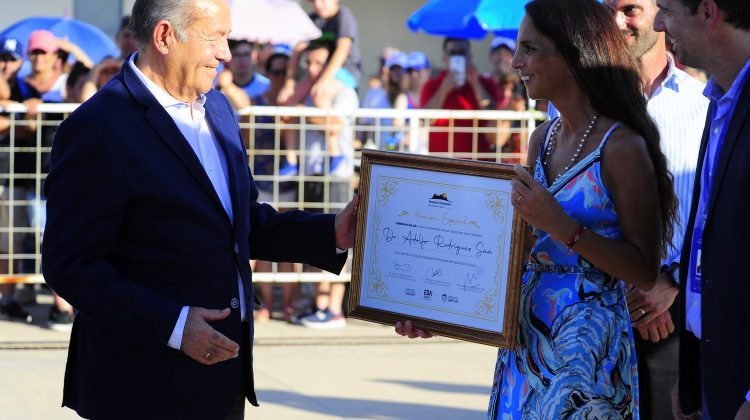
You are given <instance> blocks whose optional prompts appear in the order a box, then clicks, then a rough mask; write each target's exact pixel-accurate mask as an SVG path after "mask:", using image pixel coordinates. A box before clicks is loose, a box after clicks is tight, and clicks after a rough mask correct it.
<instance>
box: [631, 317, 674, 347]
mask: <svg viewBox="0 0 750 420" xmlns="http://www.w3.org/2000/svg"><path fill="white" fill-rule="evenodd" d="M634 328H635V327H634ZM637 329H638V332H639V333H640V334H641V338H642V339H643V340H644V341H649V340H651V342H652V343H658V342H659V341H660V340H666V338H667V337H669V334H672V333H673V332H674V323H673V322H672V314H670V313H669V311H664V312H662V313H661V314H660V315H658V316H657V317H656V318H654V319H652V320H651V321H650V322H649V323H647V324H645V325H642V326H640V327H637Z"/></svg>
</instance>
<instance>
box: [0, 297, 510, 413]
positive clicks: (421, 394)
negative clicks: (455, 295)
mask: <svg viewBox="0 0 750 420" xmlns="http://www.w3.org/2000/svg"><path fill="white" fill-rule="evenodd" d="M37 301H38V302H39V303H38V304H35V305H30V306H27V307H26V309H27V310H29V311H30V312H32V314H33V315H34V317H35V321H34V324H32V325H26V324H21V323H18V322H10V321H7V320H5V319H2V318H0V418H2V419H7V420H15V419H24V420H25V419H45V420H64V419H75V418H78V417H77V416H76V414H75V413H74V412H73V411H71V410H70V409H67V408H60V402H61V399H62V383H63V373H64V371H65V359H66V356H67V346H68V338H69V335H68V333H62V332H55V331H52V330H49V329H47V328H45V326H44V324H45V321H46V318H47V313H48V311H49V305H50V304H51V297H50V296H48V295H43V294H40V295H39V296H38V297H37ZM254 349H255V350H254V364H255V380H256V391H257V393H258V398H259V400H260V407H259V408H255V407H252V406H250V405H249V404H247V408H246V412H245V413H246V414H245V418H246V419H248V420H252V419H273V420H276V419H302V420H307V419H310V420H328V419H377V420H388V419H460V420H472V419H477V420H478V419H483V418H485V410H486V408H487V403H488V399H489V391H490V386H491V382H492V370H493V367H494V363H495V356H496V353H497V350H496V349H495V348H492V347H489V346H483V345H478V344H472V343H465V342H460V341H456V340H451V339H447V338H440V337H436V338H432V339H429V340H409V339H406V338H404V337H400V336H398V335H396V334H395V333H394V332H393V328H392V327H386V326H382V325H378V324H373V323H369V322H363V321H359V320H353V319H349V320H348V324H347V326H346V327H345V328H342V329H337V330H310V329H307V328H305V327H301V326H294V325H289V324H287V323H284V322H282V321H276V320H271V321H267V322H261V323H257V324H256V336H255V348H254Z"/></svg>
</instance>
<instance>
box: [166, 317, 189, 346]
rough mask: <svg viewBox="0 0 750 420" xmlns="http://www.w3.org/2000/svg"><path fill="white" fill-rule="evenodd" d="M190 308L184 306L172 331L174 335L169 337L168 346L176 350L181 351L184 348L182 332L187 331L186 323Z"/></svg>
mask: <svg viewBox="0 0 750 420" xmlns="http://www.w3.org/2000/svg"><path fill="white" fill-rule="evenodd" d="M189 310H190V307H188V306H183V307H182V310H181V311H180V316H179V317H177V323H176V324H175V326H174V330H172V335H171V336H169V342H168V343H167V345H168V346H169V347H171V348H173V349H175V350H179V349H180V348H181V347H182V331H183V330H185V322H186V321H187V316H188V311H189Z"/></svg>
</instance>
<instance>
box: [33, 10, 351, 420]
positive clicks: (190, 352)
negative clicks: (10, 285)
mask: <svg viewBox="0 0 750 420" xmlns="http://www.w3.org/2000/svg"><path fill="white" fill-rule="evenodd" d="M230 22H231V19H230V15H229V7H228V5H227V3H226V1H225V0H192V1H188V2H183V1H181V0H163V1H161V2H155V1H149V0H137V1H136V2H135V5H134V6H133V13H132V18H131V29H132V30H133V32H134V33H135V34H136V37H137V41H138V52H137V54H135V55H133V56H131V58H130V60H129V61H128V62H126V63H125V64H124V65H123V68H122V70H121V72H120V73H119V74H118V75H117V76H115V78H113V79H112V81H111V82H110V83H108V84H107V85H106V87H105V88H103V89H102V90H100V91H99V92H98V93H97V94H96V95H95V96H94V97H92V98H91V99H90V100H89V101H87V102H86V103H85V104H84V105H82V106H81V107H80V108H79V109H78V110H77V111H76V112H74V113H73V114H71V115H70V116H69V117H68V119H66V120H65V121H64V122H63V124H62V125H61V126H60V129H59V130H58V132H57V135H56V137H55V143H54V146H53V149H52V153H51V160H50V168H51V170H50V174H49V176H48V178H47V181H46V183H45V193H46V195H47V199H48V201H47V206H48V219H47V229H46V232H45V238H44V243H43V249H42V253H43V272H44V276H45V279H46V280H47V282H48V283H49V284H50V286H51V287H52V288H53V289H54V290H56V291H57V292H59V293H60V295H61V296H63V297H65V298H66V299H69V300H70V302H71V303H72V304H73V305H74V306H75V307H76V308H77V309H78V312H77V314H76V316H75V320H74V325H73V331H72V334H71V343H70V350H69V356H68V364H67V368H66V377H65V389H64V393H63V405H64V406H68V407H70V408H72V409H74V410H76V412H77V413H78V414H79V415H80V416H82V417H85V418H106V419H133V418H180V419H223V418H230V419H241V418H243V414H244V407H245V399H247V400H249V401H250V402H251V403H252V404H254V405H257V400H256V397H255V392H254V386H253V374H252V334H253V325H252V317H251V316H249V314H251V313H252V312H251V309H252V303H253V290H252V273H251V271H250V268H249V264H248V260H249V259H250V258H253V259H263V260H268V261H290V262H302V263H307V264H312V265H315V266H317V267H319V268H321V269H324V270H328V271H332V272H336V273H338V272H340V270H341V269H342V267H343V265H344V262H345V260H346V254H345V253H344V252H343V250H344V249H346V248H349V247H351V245H352V243H353V234H354V222H355V216H354V215H355V213H354V211H355V208H356V205H357V201H356V198H355V200H353V201H352V202H351V203H350V204H349V205H348V206H347V208H346V209H345V210H343V211H342V213H340V214H339V215H338V216H335V217H334V216H333V215H323V214H320V215H313V214H310V213H305V212H289V213H277V212H276V211H275V210H274V209H273V208H271V207H270V206H268V205H266V204H261V203H258V202H257V198H258V190H257V188H256V187H255V185H254V183H253V178H252V175H251V174H250V170H249V168H248V166H247V163H248V161H247V154H246V151H245V149H244V147H243V144H242V138H241V134H240V129H239V126H238V124H237V118H236V115H235V114H234V112H233V111H232V108H231V106H230V104H229V102H228V101H227V100H226V98H225V97H224V96H223V95H221V94H220V93H218V92H216V91H214V90H212V89H211V87H212V83H213V80H214V78H215V76H216V71H217V68H218V67H219V64H220V63H221V62H223V61H229V60H230V59H231V54H230V52H229V48H228V45H227V35H228V33H229V31H230V30H231V23H230Z"/></svg>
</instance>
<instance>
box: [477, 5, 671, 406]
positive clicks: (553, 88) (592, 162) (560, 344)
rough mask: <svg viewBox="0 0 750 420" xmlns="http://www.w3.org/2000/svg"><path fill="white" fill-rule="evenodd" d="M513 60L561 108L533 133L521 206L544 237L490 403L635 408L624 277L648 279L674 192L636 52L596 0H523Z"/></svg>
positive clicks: (645, 282) (521, 180) (519, 186)
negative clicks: (513, 340) (516, 343)
mask: <svg viewBox="0 0 750 420" xmlns="http://www.w3.org/2000/svg"><path fill="white" fill-rule="evenodd" d="M518 41H519V42H518V45H519V48H518V52H517V53H516V55H515V57H514V59H513V67H514V68H515V69H516V70H518V72H519V74H520V75H521V79H522V80H523V81H524V83H525V84H526V88H527V91H528V93H529V96H530V97H532V98H535V99H546V100H549V101H551V102H552V103H554V104H555V107H556V108H557V109H558V110H559V111H560V117H559V118H556V119H554V120H552V121H550V122H548V123H546V124H544V125H542V126H540V127H539V128H538V129H537V130H536V131H535V132H534V134H533V135H532V138H531V141H530V144H529V155H528V156H529V157H528V161H529V162H530V164H531V168H532V174H529V173H527V172H526V171H524V170H523V169H521V168H519V170H517V173H518V176H519V177H518V179H517V180H515V181H514V185H513V197H514V198H513V200H514V205H515V208H516V211H518V213H519V214H520V215H521V217H523V218H524V220H526V221H527V222H528V223H529V224H530V225H531V226H533V228H534V236H535V244H534V247H533V249H532V251H531V255H530V257H529V263H528V264H527V271H526V273H525V274H524V278H523V286H522V292H521V314H520V315H521V316H520V320H521V321H520V329H519V337H518V338H519V346H518V347H517V349H515V350H512V351H511V350H500V352H499V353H498V361H497V366H496V368H495V381H494V385H493V391H492V397H491V400H490V417H491V418H495V417H504V416H506V415H510V416H512V417H524V418H528V417H532V418H565V417H577V416H580V415H585V416H587V417H590V418H637V417H638V378H637V369H636V365H635V363H636V360H635V352H634V350H633V340H632V330H631V328H630V319H629V314H628V309H627V305H626V300H625V296H624V291H623V287H622V282H621V281H620V280H623V281H625V282H626V283H629V284H632V285H635V286H636V287H639V288H643V289H650V288H651V286H652V285H653V279H656V278H657V274H658V269H659V256H660V250H661V253H664V252H665V251H666V249H667V247H668V246H669V238H671V236H672V232H671V226H672V225H673V223H672V222H673V220H674V217H675V205H676V200H675V198H674V193H673V190H672V178H671V175H670V174H669V172H668V171H667V167H666V160H665V158H664V155H663V154H662V153H661V150H660V148H659V133H658V130H657V128H656V126H655V125H654V123H653V121H652V120H651V119H650V117H649V116H648V114H647V111H646V100H645V97H644V96H643V94H642V93H641V90H640V84H639V83H640V82H639V78H638V70H637V65H636V62H635V60H634V58H633V57H632V56H631V55H630V54H629V52H628V50H627V47H626V45H625V43H624V41H623V38H622V35H621V34H620V32H619V30H618V29H617V26H616V25H615V22H614V21H613V18H612V16H611V14H610V13H609V12H608V11H607V10H606V9H605V8H604V7H603V6H601V5H600V4H599V3H597V2H596V1H594V0H536V1H533V2H531V3H529V4H528V5H527V6H526V17H525V18H524V20H523V22H522V24H521V28H520V31H519V38H518Z"/></svg>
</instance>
